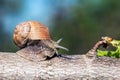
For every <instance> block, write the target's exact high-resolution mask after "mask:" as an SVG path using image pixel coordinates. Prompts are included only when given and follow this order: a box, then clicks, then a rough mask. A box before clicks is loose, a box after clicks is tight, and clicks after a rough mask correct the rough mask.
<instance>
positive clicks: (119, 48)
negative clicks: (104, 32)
mask: <svg viewBox="0 0 120 80" xmlns="http://www.w3.org/2000/svg"><path fill="white" fill-rule="evenodd" d="M106 42H107V44H110V45H112V46H113V47H115V48H116V50H114V51H109V50H106V51H102V50H99V49H97V53H98V56H108V57H114V58H120V40H114V39H111V40H106Z"/></svg>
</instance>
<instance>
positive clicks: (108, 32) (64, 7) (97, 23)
mask: <svg viewBox="0 0 120 80" xmlns="http://www.w3.org/2000/svg"><path fill="white" fill-rule="evenodd" d="M28 20H38V21H40V22H41V23H43V24H44V25H46V26H47V27H48V28H49V29H50V33H51V35H52V38H53V40H55V41H57V40H58V39H59V38H62V39H63V41H62V42H61V45H63V46H65V47H67V48H68V49H69V52H66V51H60V52H61V53H64V54H82V53H86V52H87V51H88V50H89V49H91V48H92V46H93V45H94V44H95V43H96V42H97V41H98V40H99V39H100V37H102V36H110V37H113V38H116V39H120V1H119V0H0V51H1V52H8V51H10V52H16V51H17V50H18V48H17V47H16V46H15V44H14V43H13V40H12V35H13V31H14V28H15V26H16V25H17V24H19V23H20V22H24V21H28Z"/></svg>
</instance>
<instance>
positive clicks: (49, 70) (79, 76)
mask: <svg viewBox="0 0 120 80" xmlns="http://www.w3.org/2000/svg"><path fill="white" fill-rule="evenodd" d="M96 79H97V80H119V79H120V61H119V60H118V59H112V58H108V57H99V58H88V57H86V56H85V55H71V56H70V55H64V56H63V57H55V58H52V59H50V60H46V61H40V62H32V61H29V60H26V59H24V58H22V57H20V56H18V55H16V54H15V53H3V52H1V53H0V80H96Z"/></svg>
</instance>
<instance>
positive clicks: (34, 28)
mask: <svg viewBox="0 0 120 80" xmlns="http://www.w3.org/2000/svg"><path fill="white" fill-rule="evenodd" d="M61 40H62V39H59V40H58V41H56V42H55V41H53V40H52V39H51V36H50V33H49V30H48V28H47V27H46V26H44V25H43V24H41V23H40V22H38V21H28V22H22V23H20V24H18V25H17V26H16V28H15V30H14V34H13V41H14V43H15V44H16V45H17V46H18V47H19V48H20V50H19V51H17V52H16V53H17V54H18V55H19V56H21V57H23V58H25V59H28V60H31V61H41V60H46V59H48V58H52V57H53V56H55V55H58V49H64V50H67V51H68V49H67V48H65V47H62V46H60V45H59V43H60V42H61Z"/></svg>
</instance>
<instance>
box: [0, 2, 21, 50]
mask: <svg viewBox="0 0 120 80" xmlns="http://www.w3.org/2000/svg"><path fill="white" fill-rule="evenodd" d="M21 3H22V0H21V1H20V0H19V1H16V0H0V51H15V50H16V47H15V45H14V44H13V41H12V37H11V36H10V35H9V33H7V32H5V30H4V22H3V20H4V17H5V16H6V15H8V14H18V12H19V10H20V8H21V7H22V6H21Z"/></svg>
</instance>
